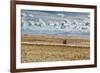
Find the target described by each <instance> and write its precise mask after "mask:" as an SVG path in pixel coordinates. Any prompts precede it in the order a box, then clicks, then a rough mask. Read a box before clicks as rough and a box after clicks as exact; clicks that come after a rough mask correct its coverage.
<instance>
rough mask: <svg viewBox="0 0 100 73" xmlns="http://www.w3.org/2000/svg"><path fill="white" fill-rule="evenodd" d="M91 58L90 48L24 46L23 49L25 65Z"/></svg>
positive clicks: (22, 59) (22, 56) (22, 54)
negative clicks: (28, 63) (27, 63)
mask: <svg viewBox="0 0 100 73" xmlns="http://www.w3.org/2000/svg"><path fill="white" fill-rule="evenodd" d="M89 58H90V49H89V48H78V47H76V48H72V47H64V46H61V47H60V46H48V45H24V44H22V49H21V62H23V63H26V62H46V61H68V60H70V61H71V60H87V59H89Z"/></svg>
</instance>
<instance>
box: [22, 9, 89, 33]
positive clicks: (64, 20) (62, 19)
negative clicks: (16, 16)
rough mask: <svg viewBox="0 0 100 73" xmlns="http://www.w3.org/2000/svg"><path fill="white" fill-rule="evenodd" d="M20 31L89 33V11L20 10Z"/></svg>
mask: <svg viewBox="0 0 100 73" xmlns="http://www.w3.org/2000/svg"><path fill="white" fill-rule="evenodd" d="M21 19H22V21H21V22H22V33H25V32H26V33H30V32H31V34H32V33H33V34H36V33H37V34H38V33H39V34H55V33H56V34H62V33H74V34H75V33H81V34H84V33H89V32H90V13H87V12H63V11H40V10H25V9H22V10H21Z"/></svg>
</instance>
